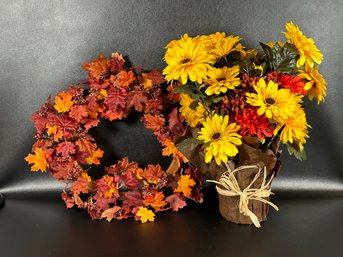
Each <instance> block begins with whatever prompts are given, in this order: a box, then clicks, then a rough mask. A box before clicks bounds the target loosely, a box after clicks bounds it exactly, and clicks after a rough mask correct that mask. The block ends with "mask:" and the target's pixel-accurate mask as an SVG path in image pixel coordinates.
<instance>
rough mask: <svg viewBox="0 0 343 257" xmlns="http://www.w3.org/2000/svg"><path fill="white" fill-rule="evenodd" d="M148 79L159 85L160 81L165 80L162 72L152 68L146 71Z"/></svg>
mask: <svg viewBox="0 0 343 257" xmlns="http://www.w3.org/2000/svg"><path fill="white" fill-rule="evenodd" d="M148 79H151V80H152V83H153V84H154V85H157V86H159V85H161V84H162V83H164V82H166V80H165V78H164V76H163V75H162V72H161V71H159V70H152V71H150V72H149V73H148Z"/></svg>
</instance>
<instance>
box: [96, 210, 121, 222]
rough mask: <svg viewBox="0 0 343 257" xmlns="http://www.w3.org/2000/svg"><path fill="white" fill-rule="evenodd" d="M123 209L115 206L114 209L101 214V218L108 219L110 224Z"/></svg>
mask: <svg viewBox="0 0 343 257" xmlns="http://www.w3.org/2000/svg"><path fill="white" fill-rule="evenodd" d="M120 209H121V208H120V207H119V206H114V207H112V208H108V209H107V210H105V211H104V212H103V213H102V214H101V218H102V219H104V218H106V220H107V221H108V222H110V221H111V220H113V219H114V215H115V214H116V213H117V212H118V211H119V210H120Z"/></svg>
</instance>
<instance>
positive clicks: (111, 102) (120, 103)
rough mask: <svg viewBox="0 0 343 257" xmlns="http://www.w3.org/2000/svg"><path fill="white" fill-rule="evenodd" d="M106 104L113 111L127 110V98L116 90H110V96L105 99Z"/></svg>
mask: <svg viewBox="0 0 343 257" xmlns="http://www.w3.org/2000/svg"><path fill="white" fill-rule="evenodd" d="M104 103H105V104H106V105H107V106H108V108H109V109H110V110H111V111H118V109H125V107H126V98H125V96H124V95H123V94H121V93H120V92H119V91H118V90H116V89H110V90H108V95H107V96H106V98H105V101H104Z"/></svg>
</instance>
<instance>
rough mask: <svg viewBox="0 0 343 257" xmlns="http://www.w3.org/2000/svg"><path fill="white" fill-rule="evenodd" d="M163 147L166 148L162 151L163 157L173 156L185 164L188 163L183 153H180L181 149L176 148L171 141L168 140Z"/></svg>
mask: <svg viewBox="0 0 343 257" xmlns="http://www.w3.org/2000/svg"><path fill="white" fill-rule="evenodd" d="M162 145H163V146H164V147H165V148H163V150H162V155H164V156H169V155H172V156H173V157H174V158H176V159H178V160H179V161H181V162H184V163H187V162H188V159H187V157H186V156H184V155H183V153H181V152H180V151H179V149H178V148H177V147H176V146H175V144H174V143H173V142H172V141H171V140H170V139H166V140H165V141H164V142H163V143H162Z"/></svg>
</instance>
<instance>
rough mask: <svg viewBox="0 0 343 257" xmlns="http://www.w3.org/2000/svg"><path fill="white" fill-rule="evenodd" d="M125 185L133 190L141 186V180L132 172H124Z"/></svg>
mask: <svg viewBox="0 0 343 257" xmlns="http://www.w3.org/2000/svg"><path fill="white" fill-rule="evenodd" d="M122 178H123V181H124V183H125V185H126V186H127V187H128V188H129V189H131V190H137V189H138V188H139V181H138V180H137V179H136V178H135V177H134V176H133V174H132V172H125V173H123V174H122Z"/></svg>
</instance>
